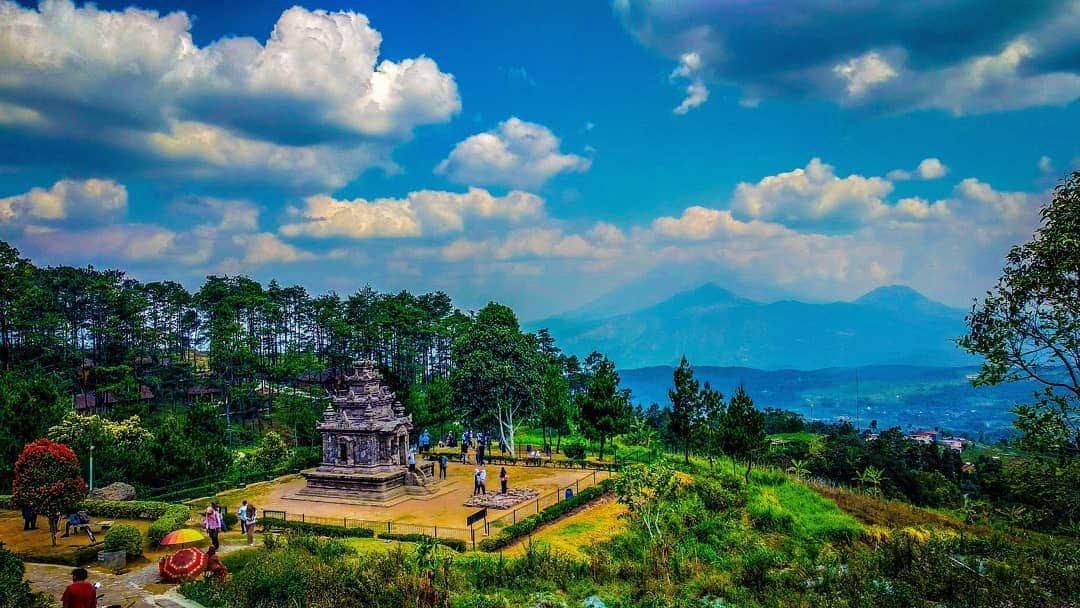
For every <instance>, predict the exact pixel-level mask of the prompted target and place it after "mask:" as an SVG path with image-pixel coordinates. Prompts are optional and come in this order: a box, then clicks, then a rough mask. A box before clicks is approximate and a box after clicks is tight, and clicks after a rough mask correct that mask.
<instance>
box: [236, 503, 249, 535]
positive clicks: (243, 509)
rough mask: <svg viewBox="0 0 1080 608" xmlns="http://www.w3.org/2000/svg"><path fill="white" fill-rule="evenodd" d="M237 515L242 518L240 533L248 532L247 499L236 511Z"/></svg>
mask: <svg viewBox="0 0 1080 608" xmlns="http://www.w3.org/2000/svg"><path fill="white" fill-rule="evenodd" d="M236 517H237V518H238V519H239V520H240V533H241V534H247V501H246V500H245V501H244V502H242V503H240V508H239V509H237V511H236Z"/></svg>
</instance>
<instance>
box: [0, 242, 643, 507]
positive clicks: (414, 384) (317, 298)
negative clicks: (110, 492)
mask: <svg viewBox="0 0 1080 608" xmlns="http://www.w3.org/2000/svg"><path fill="white" fill-rule="evenodd" d="M357 359H371V360H374V361H376V362H377V363H378V364H379V366H380V368H381V369H382V371H383V374H384V376H385V377H386V378H387V381H388V382H389V383H390V384H391V387H392V388H393V389H394V390H395V392H396V394H397V395H398V397H399V399H401V400H402V401H403V402H404V403H405V405H406V408H407V410H408V411H409V412H410V413H411V414H412V415H413V418H414V425H415V426H416V427H417V428H418V429H419V428H426V427H431V431H432V432H433V433H435V434H440V433H445V432H447V431H451V430H455V429H456V430H457V432H460V431H461V430H462V429H463V428H469V427H471V428H477V429H484V430H487V431H488V433H489V435H492V436H495V437H501V438H504V439H505V440H506V442H507V444H509V445H512V443H513V434H514V433H513V430H514V429H515V428H517V427H519V426H521V425H523V424H529V425H531V426H534V427H538V428H540V429H542V433H543V436H544V438H545V441H550V443H552V444H553V445H556V446H558V445H559V444H560V443H561V439H562V437H563V436H564V435H565V434H566V433H567V432H569V430H570V425H571V424H573V423H574V422H576V421H577V419H578V418H577V412H578V411H580V410H581V409H582V408H585V409H586V410H587V411H588V413H589V418H590V420H596V421H598V422H597V423H596V424H589V425H584V426H583V427H582V430H583V431H584V435H585V436H586V437H588V438H589V439H591V440H595V441H599V442H604V441H606V440H607V439H608V438H610V437H611V436H613V435H614V434H616V433H618V432H620V431H621V430H622V428H623V427H624V426H625V425H626V424H627V422H628V421H629V414H630V410H629V395H628V394H626V393H625V392H623V391H618V390H617V386H618V376H617V374H615V373H614V364H613V363H612V362H610V361H609V360H607V359H606V358H605V357H603V356H602V355H600V354H599V353H594V354H593V355H591V356H589V357H587V358H586V359H585V360H584V361H582V360H579V359H578V358H577V357H575V356H567V355H565V354H563V353H562V352H561V351H560V350H559V349H558V347H557V346H556V345H555V344H554V341H553V340H552V338H551V336H550V335H548V334H547V332H546V331H544V330H541V331H539V332H537V333H536V334H531V333H525V332H523V331H522V330H521V328H520V326H519V324H518V321H517V318H516V316H515V314H514V312H513V311H512V310H511V309H509V308H507V307H505V306H502V305H499V304H496V303H491V304H489V305H488V306H486V307H484V308H483V309H482V310H480V311H477V312H475V313H473V312H470V313H466V312H463V311H461V310H460V309H458V308H456V307H455V306H454V305H453V302H452V301H451V299H450V297H449V296H448V295H446V294H445V293H442V292H435V293H429V294H422V295H413V294H411V293H409V292H407V291H402V292H400V293H395V294H391V293H380V292H377V291H375V290H373V289H371V288H370V287H364V288H362V289H359V290H358V291H356V292H355V293H353V294H351V295H349V296H347V297H342V296H339V295H338V294H336V293H329V294H323V295H312V294H309V293H308V292H307V291H306V290H305V289H304V288H303V287H301V286H282V285H279V284H278V283H277V282H275V281H271V282H270V283H269V284H268V285H265V286H264V285H262V284H260V283H259V282H257V281H254V280H252V279H249V278H247V277H243V276H234V277H229V276H210V277H207V279H206V280H205V282H204V283H203V284H202V286H201V287H200V288H199V289H198V290H197V291H194V292H191V291H189V290H187V289H186V288H185V287H184V286H182V285H180V284H178V283H175V282H171V281H165V282H141V281H138V280H135V279H132V278H130V277H127V276H126V275H125V274H124V273H123V272H121V271H119V270H99V269H95V268H93V267H87V268H74V267H68V266H58V267H39V266H36V265H34V264H33V263H32V262H31V261H30V260H27V259H25V258H23V257H21V256H20V254H19V252H18V251H17V250H16V249H15V248H14V247H12V246H11V245H9V244H7V243H4V242H0V374H3V377H2V378H0V380H2V381H0V421H2V422H3V425H2V427H0V428H3V429H4V431H3V432H0V489H2V488H5V487H8V486H9V485H10V481H11V480H10V473H5V472H4V471H10V470H11V464H12V463H13V462H14V458H15V457H16V456H17V455H18V453H19V450H21V449H22V446H23V445H24V444H25V443H27V442H30V441H33V440H35V439H37V438H39V437H43V436H51V437H53V438H55V439H64V440H65V441H67V442H69V443H71V444H72V445H73V446H74V447H76V449H77V450H78V448H79V447H83V448H88V447H89V445H93V444H95V443H97V445H98V446H99V448H100V447H101V446H103V445H104V446H112V452H113V456H114V458H113V459H112V460H115V462H111V461H110V450H109V448H108V447H106V449H104V450H102V449H99V451H98V452H97V453H96V458H98V459H99V467H98V470H99V477H101V478H103V479H104V480H108V479H109V478H110V477H113V476H115V477H117V478H119V477H123V478H124V479H125V480H127V481H129V482H130V481H133V482H135V483H137V484H138V483H146V484H148V485H149V484H150V483H151V480H153V481H154V482H155V483H158V484H161V483H165V482H178V481H183V480H184V479H188V478H195V477H199V476H202V475H205V474H208V473H209V472H211V471H214V470H220V468H221V467H223V466H224V467H227V466H229V465H230V464H231V463H230V462H229V459H230V458H231V455H230V454H229V451H228V448H236V447H244V446H253V447H257V446H258V445H259V443H260V441H261V437H262V436H263V434H264V433H265V431H266V430H267V429H268V428H274V429H276V430H277V431H278V432H279V434H283V435H286V436H287V439H288V440H289V442H290V443H291V444H292V445H294V446H301V447H302V446H312V445H315V444H316V443H317V441H318V436H317V434H316V432H315V429H314V426H315V424H316V422H317V420H318V417H319V416H320V415H321V412H322V409H323V407H325V401H324V400H323V399H322V397H323V395H324V394H325V393H324V390H323V386H324V385H326V383H327V382H329V383H332V382H333V378H334V377H335V374H336V373H337V372H338V371H339V370H341V369H343V368H344V367H345V366H347V365H348V364H349V362H351V361H353V360H357ZM612 375H614V377H613V378H612ZM590 384H595V385H596V388H594V389H593V390H592V391H590V390H589V388H590ZM297 387H299V389H298V388H297ZM300 389H306V390H300ZM76 398H79V399H81V401H80V403H82V404H83V405H84V406H85V405H87V404H90V403H92V404H93V405H94V408H92V410H91V412H88V413H97V414H100V415H99V416H88V417H76V416H74V415H73V414H72V411H73V409H74V404H75V403H76V401H75V400H76ZM455 423H457V424H458V426H455ZM462 425H464V426H462ZM311 452H312V453H313V452H314V450H312V451H311ZM124 454H128V455H130V454H135V455H136V457H134V458H132V459H131V461H130V462H128V461H124V459H123V457H122V456H123V455H124ZM84 460H85V459H84ZM161 460H165V461H168V462H169V463H174V464H175V466H164V467H157V466H155V462H158V461H161ZM298 464H306V463H298Z"/></svg>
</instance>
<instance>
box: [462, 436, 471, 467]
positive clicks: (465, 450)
mask: <svg viewBox="0 0 1080 608" xmlns="http://www.w3.org/2000/svg"><path fill="white" fill-rule="evenodd" d="M461 464H469V444H468V443H466V442H465V439H464V438H462V440H461Z"/></svg>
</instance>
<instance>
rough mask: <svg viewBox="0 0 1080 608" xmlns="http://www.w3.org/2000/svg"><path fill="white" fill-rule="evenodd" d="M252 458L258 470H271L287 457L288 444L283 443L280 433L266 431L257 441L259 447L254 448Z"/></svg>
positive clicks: (282, 462)
mask: <svg viewBox="0 0 1080 608" xmlns="http://www.w3.org/2000/svg"><path fill="white" fill-rule="evenodd" d="M253 458H254V460H255V466H256V467H257V468H258V469H259V470H263V471H273V470H274V469H276V468H278V467H279V466H281V465H283V464H285V461H287V460H288V459H289V446H288V445H286V444H285V441H284V440H283V439H282V438H281V435H278V434H277V433H275V432H274V431H268V432H267V433H266V434H265V435H263V438H262V441H260V442H259V447H258V448H256V449H255V453H254V455H253Z"/></svg>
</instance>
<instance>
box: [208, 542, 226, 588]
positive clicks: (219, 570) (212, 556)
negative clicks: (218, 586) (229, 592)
mask: <svg viewBox="0 0 1080 608" xmlns="http://www.w3.org/2000/svg"><path fill="white" fill-rule="evenodd" d="M206 574H208V575H209V576H212V577H214V578H216V579H218V580H221V581H224V580H228V578H229V569H228V568H226V567H225V564H223V563H221V557H220V556H219V555H218V554H217V549H215V548H214V546H213V545H210V547H209V548H208V549H207V550H206Z"/></svg>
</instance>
